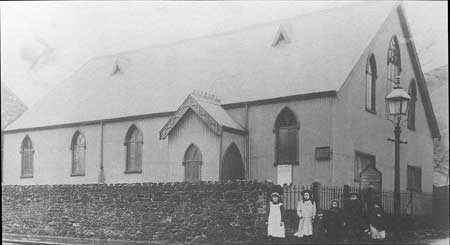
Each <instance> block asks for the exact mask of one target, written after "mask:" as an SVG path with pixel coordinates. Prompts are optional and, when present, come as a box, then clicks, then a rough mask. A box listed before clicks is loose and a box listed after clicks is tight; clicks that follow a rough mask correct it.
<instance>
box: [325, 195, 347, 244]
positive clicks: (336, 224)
mask: <svg viewBox="0 0 450 245" xmlns="http://www.w3.org/2000/svg"><path fill="white" fill-rule="evenodd" d="M325 219H326V227H327V239H328V241H330V242H339V241H340V240H341V238H342V229H343V226H344V224H345V223H344V220H343V214H342V210H341V208H339V201H338V200H333V201H331V208H330V209H328V211H327V213H326V216H325Z"/></svg>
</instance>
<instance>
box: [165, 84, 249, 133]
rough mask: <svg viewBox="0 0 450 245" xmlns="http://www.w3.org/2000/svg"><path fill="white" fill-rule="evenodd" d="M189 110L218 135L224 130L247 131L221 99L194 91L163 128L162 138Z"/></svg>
mask: <svg viewBox="0 0 450 245" xmlns="http://www.w3.org/2000/svg"><path fill="white" fill-rule="evenodd" d="M189 110H192V111H193V112H194V113H196V114H197V116H198V117H199V118H200V119H201V120H202V121H203V122H204V123H205V124H206V125H207V126H208V127H209V128H211V130H212V131H213V132H214V133H216V134H218V135H221V134H222V131H223V130H233V131H234V132H238V133H240V134H243V133H244V132H245V131H244V129H243V128H242V127H241V126H240V125H239V124H238V123H237V122H236V121H234V120H233V119H232V118H231V117H230V115H228V113H227V112H226V111H225V110H224V109H223V107H222V106H221V105H220V100H218V99H217V98H214V97H213V96H212V95H207V94H205V93H199V92H194V93H191V94H189V96H188V97H187V98H186V100H185V101H184V102H183V104H181V106H180V107H179V108H178V110H177V111H176V112H175V113H174V114H173V115H172V116H171V117H170V119H169V120H168V122H167V123H166V124H165V125H164V127H163V128H162V129H161V131H160V132H159V137H160V139H165V138H166V137H167V135H169V133H170V132H171V131H172V130H173V129H174V128H175V127H176V125H177V124H178V123H179V122H180V121H181V119H182V118H183V117H184V115H186V113H187V112H188V111H189Z"/></svg>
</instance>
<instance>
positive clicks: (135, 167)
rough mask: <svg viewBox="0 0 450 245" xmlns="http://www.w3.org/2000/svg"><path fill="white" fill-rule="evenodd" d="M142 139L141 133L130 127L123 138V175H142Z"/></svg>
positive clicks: (132, 126)
mask: <svg viewBox="0 0 450 245" xmlns="http://www.w3.org/2000/svg"><path fill="white" fill-rule="evenodd" d="M143 144H144V139H143V136H142V133H141V131H140V130H139V129H138V128H137V127H136V126H135V125H131V127H130V128H129V129H128V132H127V135H126V137H125V147H126V170H125V173H142V145H143Z"/></svg>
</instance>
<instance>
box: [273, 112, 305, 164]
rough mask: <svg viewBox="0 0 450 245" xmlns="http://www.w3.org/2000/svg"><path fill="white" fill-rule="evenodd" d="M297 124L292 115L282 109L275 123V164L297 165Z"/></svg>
mask: <svg viewBox="0 0 450 245" xmlns="http://www.w3.org/2000/svg"><path fill="white" fill-rule="evenodd" d="M299 128H300V127H299V124H298V122H297V118H296V117H295V115H294V113H293V112H292V111H291V110H290V109H289V108H287V107H286V108H284V109H283V110H282V111H281V112H280V114H278V117H277V119H276V121H275V127H274V133H275V134H276V142H275V164H297V163H298V130H299Z"/></svg>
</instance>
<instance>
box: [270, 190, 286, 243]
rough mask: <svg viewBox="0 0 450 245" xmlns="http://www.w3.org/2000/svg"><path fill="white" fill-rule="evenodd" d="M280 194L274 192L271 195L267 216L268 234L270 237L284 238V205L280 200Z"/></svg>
mask: <svg viewBox="0 0 450 245" xmlns="http://www.w3.org/2000/svg"><path fill="white" fill-rule="evenodd" d="M280 199H281V198H280V194H278V193H276V192H274V193H272V195H270V202H269V206H268V208H269V210H268V212H267V213H268V218H267V236H268V237H269V238H284V237H285V231H284V207H283V203H281V202H280Z"/></svg>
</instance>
